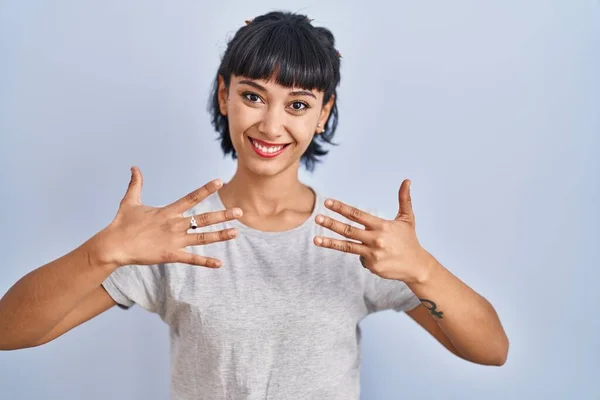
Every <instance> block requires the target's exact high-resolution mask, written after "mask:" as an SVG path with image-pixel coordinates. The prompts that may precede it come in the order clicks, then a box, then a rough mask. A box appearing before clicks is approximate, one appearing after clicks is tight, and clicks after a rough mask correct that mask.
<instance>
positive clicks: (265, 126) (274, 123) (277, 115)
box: [258, 107, 285, 139]
mask: <svg viewBox="0 0 600 400" xmlns="http://www.w3.org/2000/svg"><path fill="white" fill-rule="evenodd" d="M284 121H285V115H284V114H283V112H282V111H281V110H278V109H277V108H276V107H269V108H268V109H267V110H266V111H265V114H264V115H263V118H262V120H261V121H260V123H259V124H258V130H259V132H260V133H262V134H264V135H265V136H266V137H268V138H269V139H278V138H280V137H281V136H283V132H284V128H283V126H284Z"/></svg>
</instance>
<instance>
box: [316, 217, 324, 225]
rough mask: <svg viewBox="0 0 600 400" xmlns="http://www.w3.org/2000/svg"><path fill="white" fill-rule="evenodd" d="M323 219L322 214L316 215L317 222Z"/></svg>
mask: <svg viewBox="0 0 600 400" xmlns="http://www.w3.org/2000/svg"><path fill="white" fill-rule="evenodd" d="M323 220H324V218H323V216H322V215H318V216H317V223H319V224H320V223H322V222H323Z"/></svg>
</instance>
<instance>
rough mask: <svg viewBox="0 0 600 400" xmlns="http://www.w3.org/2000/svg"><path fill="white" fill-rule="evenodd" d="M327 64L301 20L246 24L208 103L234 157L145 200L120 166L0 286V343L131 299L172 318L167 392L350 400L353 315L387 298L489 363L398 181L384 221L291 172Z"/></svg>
mask: <svg viewBox="0 0 600 400" xmlns="http://www.w3.org/2000/svg"><path fill="white" fill-rule="evenodd" d="M339 69H340V56H339V53H338V51H337V50H336V49H335V46H334V37H333V35H332V34H331V32H330V31H328V30H327V29H325V28H319V27H314V26H313V25H312V24H311V21H310V20H308V19H307V17H306V16H303V15H297V14H292V13H282V12H272V13H268V14H266V15H263V16H260V17H258V18H256V19H254V20H253V21H247V25H246V26H244V27H242V28H241V29H240V30H239V31H238V32H237V34H236V35H235V37H234V38H233V39H232V40H231V41H230V43H229V44H228V47H227V50H226V52H225V54H224V56H223V59H222V62H221V65H220V67H219V70H218V73H217V76H216V78H215V86H214V92H213V98H212V101H211V112H212V113H213V124H214V126H215V128H216V130H217V131H218V133H219V135H220V139H221V148H222V149H223V151H224V152H225V154H230V155H232V156H233V157H234V158H235V159H237V170H236V172H235V174H234V176H233V177H232V178H231V180H230V181H229V182H228V183H226V184H222V183H221V181H219V180H215V181H212V182H209V183H208V184H206V185H205V186H204V187H202V188H200V189H198V190H196V191H194V192H192V193H190V194H189V195H187V196H185V197H183V198H181V199H179V200H177V201H176V202H174V203H172V204H170V205H168V206H166V207H163V208H153V207H149V206H146V205H143V204H142V203H141V191H142V175H141V172H140V171H139V170H138V169H137V168H132V177H131V181H130V185H129V188H128V190H127V192H126V194H125V197H124V198H123V200H122V202H121V205H120V208H119V211H118V213H117V216H116V217H115V219H114V220H113V221H112V222H111V223H110V224H109V225H108V226H107V227H106V228H105V229H103V230H102V231H101V232H99V233H98V234H96V235H95V236H94V237H92V238H91V239H90V240H88V241H87V242H86V243H84V244H83V245H82V246H80V247H79V248H77V249H75V250H74V251H72V252H71V253H69V254H67V255H65V256H63V257H61V258H60V259H58V260H55V261H53V262H51V263H49V264H47V265H45V266H42V267H40V268H38V269H37V270H35V271H33V272H31V273H30V274H28V275H26V276H25V277H23V278H22V279H21V280H20V281H19V282H17V283H16V284H15V285H14V286H13V287H12V288H11V289H10V290H9V292H8V293H7V294H6V295H5V296H4V297H3V299H2V300H1V302H0V321H2V325H1V326H0V328H1V329H0V338H2V339H0V347H1V348H3V349H18V348H25V347H32V346H39V345H41V344H44V343H47V342H49V341H51V340H53V339H55V338H56V337H58V336H60V335H62V334H64V333H65V332H67V331H68V330H70V329H72V328H73V327H75V326H77V325H79V324H81V323H83V322H85V321H87V320H89V319H91V318H93V317H95V316H96V315H98V314H100V313H102V312H104V311H105V310H107V309H109V308H111V307H112V306H114V305H117V304H118V305H119V306H120V307H122V308H128V307H130V306H132V305H133V304H139V305H140V306H142V307H143V308H145V309H147V310H149V311H151V312H154V313H157V314H158V315H160V317H161V318H162V319H163V320H164V321H165V322H166V323H167V324H168V325H169V327H170V330H171V349H172V362H173V366H172V386H171V390H172V397H173V398H178V399H198V398H227V399H229V398H231V399H242V398H250V399H265V398H267V399H284V398H285V399H287V398H290V399H299V398H311V399H312V398H314V399H338V398H339V399H345V400H346V399H357V398H359V392H360V389H359V381H360V380H359V366H360V354H359V341H360V329H359V326H358V323H359V322H360V320H361V319H362V318H364V317H365V316H367V315H368V314H370V313H373V312H377V311H380V310H387V309H394V310H396V311H405V312H406V313H407V314H408V315H409V316H410V317H411V318H412V319H414V320H415V321H416V322H417V323H418V324H420V325H421V326H423V327H424V328H425V329H426V330H427V331H428V332H429V333H430V334H432V335H433V336H434V337H435V338H436V339H437V340H438V341H439V342H440V343H441V344H443V345H444V346H445V347H446V348H447V349H448V350H450V351H452V352H453V353H455V354H456V355H458V356H460V357H462V358H464V359H466V360H470V361H472V362H476V363H480V364H486V365H502V364H503V363H504V362H505V359H506V356H507V352H508V340H507V338H506V335H505V333H504V331H503V329H502V326H501V324H500V321H499V320H498V317H497V315H496V313H495V311H494V309H493V308H492V306H491V305H490V304H489V303H488V302H487V301H486V300H485V299H483V298H482V297H481V296H479V295H478V294H477V293H476V292H474V291H473V290H471V289H470V288H469V287H468V286H466V285H465V284H464V283H462V282H461V281H460V280H459V279H457V278H456V277H455V276H453V275H452V274H451V273H450V272H449V271H448V270H446V269H445V268H444V267H443V266H442V265H441V264H440V263H439V262H437V260H436V259H435V258H434V257H433V256H432V255H431V254H430V253H428V252H427V251H426V250H425V249H424V248H423V247H422V246H421V245H420V243H419V241H418V240H417V237H416V234H415V217H414V215H413V212H412V207H411V200H410V193H409V186H410V181H408V180H405V181H404V182H403V183H402V185H401V187H400V190H399V212H398V215H397V216H396V218H395V219H393V220H385V219H382V218H379V217H377V216H374V215H371V214H368V213H366V212H365V211H362V210H359V209H356V208H354V207H352V206H350V205H347V204H345V203H343V202H340V201H338V200H332V199H325V198H324V197H322V196H321V194H319V193H316V192H315V191H314V190H313V189H312V188H310V187H308V186H306V185H304V184H303V183H301V182H300V181H299V179H298V170H299V168H300V165H301V164H303V165H304V166H305V167H306V168H307V169H308V170H310V171H312V170H313V169H314V167H315V165H316V163H318V162H319V161H320V160H321V159H322V158H323V156H325V155H326V154H327V150H326V149H325V148H323V144H327V143H331V140H332V138H333V136H334V134H335V130H336V125H337V117H338V114H337V108H336V100H337V93H336V88H337V86H338V84H339V81H340V72H339ZM186 248H187V249H186ZM184 249H186V250H184ZM197 266H201V267H203V268H198V267H197ZM25 311H26V312H25ZM23 326H24V327H26V328H25V329H21V330H16V329H15V327H23Z"/></svg>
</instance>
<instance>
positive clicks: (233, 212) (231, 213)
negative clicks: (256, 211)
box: [177, 207, 244, 230]
mask: <svg viewBox="0 0 600 400" xmlns="http://www.w3.org/2000/svg"><path fill="white" fill-rule="evenodd" d="M243 214H244V213H243V212H242V209H241V208H237V207H235V208H231V209H229V210H221V211H213V212H207V213H203V214H196V215H194V220H195V221H196V225H197V226H198V227H202V226H209V225H214V224H218V223H219V222H225V221H232V220H234V219H238V218H240V217H241V216H242V215H243ZM190 221H191V217H182V218H181V219H180V222H178V223H177V227H178V228H179V227H181V229H182V230H183V229H190Z"/></svg>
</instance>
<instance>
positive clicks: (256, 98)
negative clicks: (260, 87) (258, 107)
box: [242, 92, 261, 103]
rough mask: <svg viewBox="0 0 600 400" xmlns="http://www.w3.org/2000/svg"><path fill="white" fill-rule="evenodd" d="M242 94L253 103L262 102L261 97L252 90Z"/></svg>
mask: <svg viewBox="0 0 600 400" xmlns="http://www.w3.org/2000/svg"><path fill="white" fill-rule="evenodd" d="M242 96H244V98H245V99H246V100H248V101H249V102H251V103H259V102H261V98H260V96H259V95H257V94H256V93H252V92H246V93H244V94H242Z"/></svg>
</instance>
